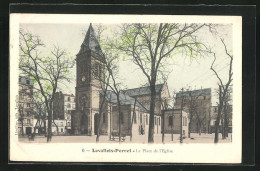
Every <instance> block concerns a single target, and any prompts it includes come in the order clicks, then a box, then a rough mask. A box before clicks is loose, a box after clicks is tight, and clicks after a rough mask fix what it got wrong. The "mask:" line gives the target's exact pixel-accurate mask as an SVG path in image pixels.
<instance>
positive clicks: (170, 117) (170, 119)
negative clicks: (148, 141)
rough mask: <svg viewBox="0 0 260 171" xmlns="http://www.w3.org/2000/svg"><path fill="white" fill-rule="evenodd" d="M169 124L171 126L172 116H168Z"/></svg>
mask: <svg viewBox="0 0 260 171" xmlns="http://www.w3.org/2000/svg"><path fill="white" fill-rule="evenodd" d="M169 126H173V116H169Z"/></svg>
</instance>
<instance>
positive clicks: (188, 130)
mask: <svg viewBox="0 0 260 171" xmlns="http://www.w3.org/2000/svg"><path fill="white" fill-rule="evenodd" d="M191 122H192V117H191V118H190V122H189V127H188V138H190V129H191Z"/></svg>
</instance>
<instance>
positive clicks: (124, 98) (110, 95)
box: [102, 91, 149, 113]
mask: <svg viewBox="0 0 260 171" xmlns="http://www.w3.org/2000/svg"><path fill="white" fill-rule="evenodd" d="M102 94H103V93H102ZM106 99H107V101H109V102H110V103H114V104H117V97H116V94H115V93H114V92H112V91H107V93H106ZM119 99H120V104H121V105H134V104H135V99H134V98H132V97H130V96H128V95H127V94H125V93H123V92H122V93H120V95H119ZM135 105H136V106H137V107H138V108H139V109H140V110H141V111H143V112H147V113H148V112H149V111H148V110H147V109H146V108H145V107H144V106H143V105H142V104H141V103H139V102H138V101H137V100H136V104H135Z"/></svg>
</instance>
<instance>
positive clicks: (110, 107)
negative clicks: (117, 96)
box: [109, 96, 112, 140]
mask: <svg viewBox="0 0 260 171" xmlns="http://www.w3.org/2000/svg"><path fill="white" fill-rule="evenodd" d="M110 102H111V96H110ZM109 111H110V115H109V117H110V120H109V121H110V124H109V126H110V129H109V131H110V132H109V140H111V133H112V125H111V123H112V104H111V103H110V104H109Z"/></svg>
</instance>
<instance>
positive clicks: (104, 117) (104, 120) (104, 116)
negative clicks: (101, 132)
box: [103, 113, 106, 123]
mask: <svg viewBox="0 0 260 171" xmlns="http://www.w3.org/2000/svg"><path fill="white" fill-rule="evenodd" d="M103 123H106V114H105V113H103Z"/></svg>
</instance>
